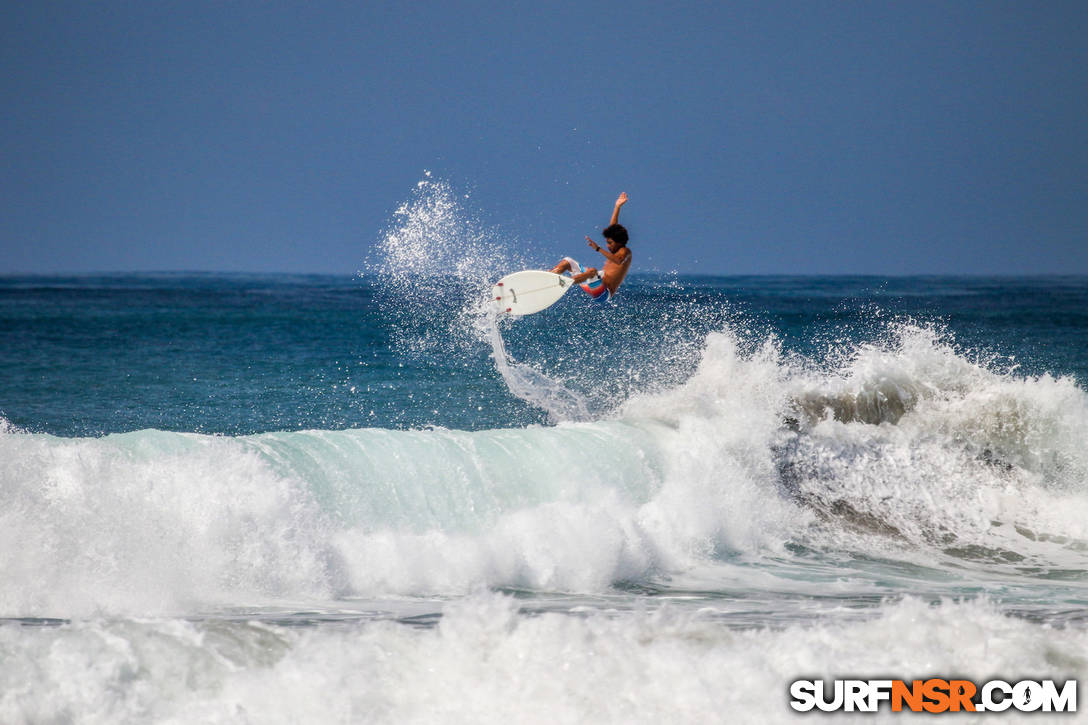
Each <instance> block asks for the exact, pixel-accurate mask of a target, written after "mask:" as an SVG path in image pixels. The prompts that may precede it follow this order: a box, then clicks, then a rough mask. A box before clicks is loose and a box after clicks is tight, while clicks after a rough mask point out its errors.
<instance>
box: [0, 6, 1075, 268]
mask: <svg viewBox="0 0 1088 725" xmlns="http://www.w3.org/2000/svg"><path fill="white" fill-rule="evenodd" d="M0 71H2V72H0V99H2V109H3V113H2V114H0V158H2V163H0V273H16V272H60V271H75V272H79V271H114V270H116V271H128V270H209V271H216V270H222V271H255V272H261V271H290V272H331V273H341V274H351V273H354V272H355V271H356V270H358V269H360V268H361V267H362V265H363V262H364V260H365V259H366V257H367V254H368V252H369V249H370V248H371V246H372V245H373V244H374V243H375V242H376V241H377V240H378V238H379V237H380V235H381V232H382V230H383V229H384V228H385V227H386V226H387V225H388V223H389V221H390V219H391V217H392V213H393V211H394V210H395V209H396V208H397V206H398V205H399V204H401V203H402V202H404V201H405V200H406V199H407V198H408V197H409V195H410V194H411V192H412V190H413V189H414V188H415V185H416V183H417V182H418V181H419V180H420V179H421V178H423V173H424V170H430V171H431V172H432V173H433V174H434V175H435V177H437V178H441V179H445V180H447V181H449V182H450V183H451V184H452V185H453V186H454V187H455V188H457V189H459V190H463V192H464V193H466V194H470V202H469V203H470V205H471V208H472V209H474V210H475V212H476V213H478V214H479V216H480V218H481V220H482V222H483V223H484V224H486V225H489V226H495V227H498V228H500V229H501V230H503V231H504V232H508V233H509V235H510V239H511V244H517V245H531V246H532V248H533V249H532V253H530V254H529V255H528V256H529V257H531V258H540V259H544V260H547V261H554V260H552V257H554V256H556V255H558V254H561V253H569V252H572V251H573V252H576V253H579V254H584V253H585V246H584V241H583V240H582V237H583V235H584V234H586V233H594V232H599V230H600V228H601V227H602V226H603V225H604V223H605V222H607V217H608V215H609V213H610V210H611V204H612V201H613V200H614V199H615V196H616V194H617V193H618V192H619V191H621V190H625V191H627V192H628V193H629V194H630V197H631V202H630V203H629V204H628V205H627V207H625V209H624V212H623V214H624V216H623V221H624V222H625V223H626V224H627V226H628V227H629V228H630V230H631V235H632V241H631V248H632V250H633V251H634V252H635V253H636V270H635V271H640V267H641V271H646V270H658V271H678V272H707V273H720V274H750V273H755V274H761V273H788V274H798V273H800V274H805V273H813V274H829V273H830V274H835V273H872V274H912V273H936V274H976V273H977V274H987V273H1007V274H1016V273H1080V274H1084V273H1088V123H1086V122H1088V82H1086V81H1088V3H1085V2H1045V1H1044V2H1020V1H1017V2H1003V1H1001V0H987V1H985V2H954V1H953V0H940V1H939V2H925V1H920V0H913V1H911V2H872V1H869V0H864V1H858V2H849V1H837V2H767V1H756V0H753V1H751V2H743V3H737V2H698V3H684V2H680V3H665V2H624V3H602V2H595V1H594V0H581V1H579V2H570V3H555V2H521V1H518V0H515V1H514V2H381V1H380V0H365V1H362V0H361V1H359V2H344V3H330V2H297V3H284V2H255V1H253V2H250V1H246V0H223V1H221V2H196V1H194V0H185V1H184V2H159V1H156V2H143V1H142V0H134V1H133V2H78V1H76V0H73V1H72V2H45V1H40V0H35V1H34V2H11V1H9V2H5V3H4V22H3V23H0Z"/></svg>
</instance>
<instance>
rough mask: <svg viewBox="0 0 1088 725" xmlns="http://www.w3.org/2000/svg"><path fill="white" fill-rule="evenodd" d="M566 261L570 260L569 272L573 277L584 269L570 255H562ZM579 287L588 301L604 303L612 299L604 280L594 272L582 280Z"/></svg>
mask: <svg viewBox="0 0 1088 725" xmlns="http://www.w3.org/2000/svg"><path fill="white" fill-rule="evenodd" d="M563 259H564V260H565V261H567V262H570V274H571V276H572V277H573V276H574V275H576V274H581V273H582V272H584V271H585V270H583V269H582V265H580V264H578V262H577V261H576V260H575V259H573V258H571V257H563ZM578 286H579V287H581V288H582V290H583V291H584V292H585V293H586V294H587V295H589V297H590V301H592V302H600V303H602V304H603V303H605V302H608V301H609V300H610V299H612V293H611V292H609V291H608V288H607V287H605V286H604V280H603V279H601V275H600V274H595V275H593V276H592V277H590V278H589V279H587V280H586V281H585V282H582V283H581V284H580V285H578Z"/></svg>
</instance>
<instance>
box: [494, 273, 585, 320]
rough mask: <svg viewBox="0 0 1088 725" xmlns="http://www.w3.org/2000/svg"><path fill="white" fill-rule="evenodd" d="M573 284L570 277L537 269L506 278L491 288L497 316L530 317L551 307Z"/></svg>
mask: <svg viewBox="0 0 1088 725" xmlns="http://www.w3.org/2000/svg"><path fill="white" fill-rule="evenodd" d="M573 286H574V283H573V282H572V281H571V279H570V277H564V276H562V275H559V274H555V273H553V272H545V271H543V270H539V269H527V270H525V271H524V272H514V273H513V274H508V275H506V276H505V277H503V278H502V279H500V280H499V281H498V282H496V283H495V286H494V287H492V288H491V298H492V300H494V302H495V306H496V307H497V308H498V309H499V312H500V313H506V314H509V315H516V316H520V315H531V314H533V313H534V312H540V311H541V310H546V309H547V308H549V307H551V306H552V305H554V304H555V303H556V302H558V301H559V298H560V297H562V296H563V295H565V294H566V293H567V290H569V289H570V288H571V287H573Z"/></svg>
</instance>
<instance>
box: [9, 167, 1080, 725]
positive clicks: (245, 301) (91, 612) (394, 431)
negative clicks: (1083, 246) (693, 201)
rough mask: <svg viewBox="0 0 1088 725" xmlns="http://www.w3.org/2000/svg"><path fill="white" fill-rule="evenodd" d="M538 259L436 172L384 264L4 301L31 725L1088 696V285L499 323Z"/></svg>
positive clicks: (787, 286)
mask: <svg viewBox="0 0 1088 725" xmlns="http://www.w3.org/2000/svg"><path fill="white" fill-rule="evenodd" d="M636 241H637V237H636ZM530 247H531V245H526V244H517V245H510V244H507V243H505V242H504V240H502V239H501V237H497V236H496V235H494V234H492V233H490V232H489V231H488V230H486V229H482V228H480V226H479V224H478V223H476V222H474V221H472V216H471V215H466V214H465V213H464V210H463V209H461V208H459V206H458V204H457V202H456V200H455V197H454V196H452V195H451V194H450V193H449V191H448V189H446V188H445V187H444V186H443V185H442V184H440V183H437V182H436V183H432V182H421V184H420V189H419V192H418V193H417V194H416V195H414V196H413V197H412V198H411V199H409V201H408V202H406V203H405V205H404V206H403V207H402V208H401V209H399V210H398V212H397V214H396V216H395V218H394V220H393V222H392V223H391V225H390V227H389V228H388V229H387V230H385V231H384V232H383V235H382V238H381V240H380V241H379V243H378V244H377V245H376V251H375V252H374V254H373V255H372V257H373V258H371V259H368V260H367V261H366V262H365V263H363V265H362V266H363V271H362V273H345V274H344V275H342V276H328V277H308V276H289V275H279V276H255V275H221V274H139V275H118V274H113V275H97V276H78V277H63V276H49V277H42V276H34V277H3V278H0V371H2V375H0V497H2V501H0V503H2V505H0V577H2V580H3V582H4V586H3V587H0V721H2V722H12V723H24V722H26V723H31V722H94V723H97V722H102V723H107V722H108V723H117V722H223V723H236V722H261V723H268V722H351V723H354V722H398V723H399V722H451V721H452V722H510V721H519V722H522V721H523V722H549V723H551V722H557V721H558V722H717V721H720V720H721V718H722V717H723V713H728V715H729V717H730V718H732V719H733V720H735V721H737V722H761V723H762V722H779V721H785V720H789V719H791V718H792V717H793V715H794V713H793V711H792V710H791V709H790V708H789V707H788V704H787V698H786V696H785V693H786V692H787V691H788V685H789V683H790V682H791V681H792V680H794V679H797V678H799V677H824V678H829V679H830V678H833V677H844V676H846V677H899V678H903V679H912V678H923V677H930V676H952V675H954V676H956V677H967V678H969V679H973V680H975V681H976V682H984V681H986V680H988V679H992V678H995V677H999V678H1002V679H1007V680H1012V681H1015V680H1017V679H1021V678H1031V679H1043V678H1050V679H1055V680H1059V681H1064V680H1067V679H1072V678H1079V679H1081V680H1083V678H1084V677H1085V676H1086V675H1088V446H1086V445H1085V444H1086V443H1088V433H1086V430H1088V388H1086V382H1085V381H1088V278H1084V277H1052V278H945V277H915V278H909V277H899V278H890V279H882V278H875V277H711V276H702V277H689V276H681V275H672V274H668V275H654V274H641V275H638V274H636V275H634V276H632V277H631V278H630V279H629V280H628V281H627V282H626V283H625V284H624V286H623V289H622V290H621V293H620V295H619V296H618V297H617V298H616V300H615V302H614V303H613V304H610V305H608V306H603V307H602V306H598V305H590V304H588V303H587V300H586V299H585V298H584V296H583V295H582V294H581V292H580V291H578V290H573V291H572V292H570V293H568V294H567V296H566V297H565V298H564V299H562V300H561V301H560V302H559V303H557V304H556V305H555V306H554V307H552V308H550V309H548V310H546V311H544V312H542V313H539V314H537V315H533V316H529V317H526V318H521V319H510V318H504V317H502V316H499V315H496V314H495V313H494V311H492V310H491V309H490V307H489V304H488V302H489V296H488V295H489V286H490V281H491V280H488V279H487V278H486V277H487V275H484V274H481V273H480V270H481V269H486V270H494V269H507V270H514V269H519V268H524V267H527V266H535V267H538V268H539V267H545V266H547V265H548V264H549V263H550V262H552V261H554V260H540V259H523V258H520V257H518V256H516V255H514V254H513V253H510V252H509V251H508V249H510V248H517V249H522V250H524V249H526V248H530ZM637 250H638V247H637V246H636V247H635V254H636V260H637V259H638V257H637V254H638V251H637ZM885 716H886V717H891V716H892V713H888V712H884V713H881V714H880V715H878V716H877V717H876V718H875V719H876V720H877V721H881V720H882V718H884V717H885ZM1042 717H1045V716H1042ZM1041 721H1042V719H1039V717H1036V718H1035V719H1033V722H1041Z"/></svg>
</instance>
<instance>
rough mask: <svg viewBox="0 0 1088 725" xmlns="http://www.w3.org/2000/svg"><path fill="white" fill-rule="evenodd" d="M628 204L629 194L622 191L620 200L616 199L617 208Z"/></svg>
mask: <svg viewBox="0 0 1088 725" xmlns="http://www.w3.org/2000/svg"><path fill="white" fill-rule="evenodd" d="M626 203H627V192H626V191H621V192H620V195H619V198H617V199H616V206H623V205H624V204H626Z"/></svg>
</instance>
